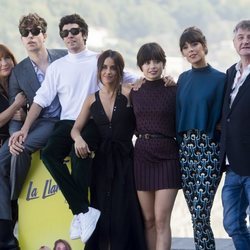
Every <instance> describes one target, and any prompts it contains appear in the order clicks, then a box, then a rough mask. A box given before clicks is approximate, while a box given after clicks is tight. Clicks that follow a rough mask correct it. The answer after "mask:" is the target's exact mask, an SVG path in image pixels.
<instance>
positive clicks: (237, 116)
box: [220, 64, 250, 176]
mask: <svg viewBox="0 0 250 250" xmlns="http://www.w3.org/2000/svg"><path fill="white" fill-rule="evenodd" d="M235 75H236V69H235V64H234V65H233V66H232V67H230V68H229V69H228V70H227V82H226V92H225V97H224V104H223V110H222V121H221V145H220V150H221V152H220V161H221V164H222V166H223V164H224V163H225V156H226V155H227V157H228V159H229V162H230V167H231V169H232V170H233V171H234V172H235V173H236V174H238V175H241V176H250V159H249V157H250V75H248V77H247V78H246V80H245V82H244V83H243V85H242V86H241V87H240V89H239V92H238V93H237V95H236V97H235V99H234V102H233V104H232V107H231V108H230V107H229V103H230V92H231V88H232V85H233V82H234V78H235Z"/></svg>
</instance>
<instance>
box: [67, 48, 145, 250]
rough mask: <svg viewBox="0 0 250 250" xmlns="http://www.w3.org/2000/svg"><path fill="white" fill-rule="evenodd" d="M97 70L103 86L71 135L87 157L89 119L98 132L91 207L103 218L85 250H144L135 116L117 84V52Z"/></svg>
mask: <svg viewBox="0 0 250 250" xmlns="http://www.w3.org/2000/svg"><path fill="white" fill-rule="evenodd" d="M97 68H98V80H100V82H101V84H102V86H101V88H100V90H99V91H97V92H96V93H95V94H92V95H90V96H88V97H87V99H86V101H85V102H84V104H83V107H82V110H81V112H80V114H79V116H78V118H77V119H76V122H75V124H74V127H73V129H72V131H71V136H72V138H73V140H74V141H75V144H74V147H75V154H76V155H77V156H78V157H82V158H85V157H86V156H87V155H88V154H90V153H91V152H90V147H91V145H88V144H87V143H86V141H84V140H83V138H82V137H81V131H82V129H83V128H84V125H85V124H86V122H87V120H88V119H89V118H92V119H93V120H94V122H95V124H96V125H97V129H98V132H99V134H100V145H99V148H98V150H97V151H96V155H95V159H94V164H93V167H92V184H91V189H90V193H91V206H93V207H95V208H97V209H98V210H100V211H101V215H100V219H99V221H98V223H97V227H96V229H95V231H94V233H93V235H92V236H91V237H90V239H89V240H88V241H87V243H86V247H85V249H86V250H110V249H119V250H135V249H136V250H146V245H145V238H144V232H143V221H142V216H141V212H140V206H139V202H138V198H137V195H136V190H135V185H134V175H133V144H132V136H133V134H134V129H135V118H134V113H133V109H132V106H131V102H130V91H131V85H128V84H121V83H122V79H123V69H124V60H123V58H122V56H121V54H120V53H119V52H117V51H113V50H106V51H104V52H103V53H102V54H101V55H100V56H99V58H98V62H97ZM89 144H90V143H89Z"/></svg>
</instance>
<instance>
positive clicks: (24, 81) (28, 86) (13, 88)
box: [9, 49, 67, 106]
mask: <svg viewBox="0 0 250 250" xmlns="http://www.w3.org/2000/svg"><path fill="white" fill-rule="evenodd" d="M48 53H49V57H50V59H51V61H52V62H53V61H55V60H56V59H58V58H60V57H62V56H64V55H66V54H67V51H66V50H59V49H52V50H48ZM39 87H40V83H39V81H38V79H37V76H36V73H35V70H34V67H33V65H32V63H31V61H30V59H29V58H28V57H27V58H25V59H24V60H22V61H21V62H20V63H18V64H17V65H16V66H15V67H14V69H13V70H12V73H11V76H10V79H9V100H10V104H12V103H13V102H14V99H15V96H16V95H17V94H18V93H19V92H21V91H23V92H24V93H25V95H26V97H27V99H28V104H29V106H31V104H32V103H33V98H34V96H35V94H36V91H37V90H38V89H39Z"/></svg>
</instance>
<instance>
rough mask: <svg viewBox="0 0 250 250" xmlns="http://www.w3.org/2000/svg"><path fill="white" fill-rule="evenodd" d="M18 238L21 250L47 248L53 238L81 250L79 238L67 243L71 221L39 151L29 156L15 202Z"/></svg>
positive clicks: (81, 244)
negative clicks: (20, 191) (30, 157)
mask: <svg viewBox="0 0 250 250" xmlns="http://www.w3.org/2000/svg"><path fill="white" fill-rule="evenodd" d="M18 204H19V218H18V239H19V243H20V247H21V249H22V250H37V249H39V248H40V247H41V246H43V245H46V246H49V247H50V248H51V249H52V248H53V244H54V242H55V241H56V240H57V239H64V240H66V241H68V242H69V243H70V245H71V247H72V249H73V250H82V249H83V247H84V245H83V243H82V242H81V240H80V239H78V240H70V238H69V228H70V222H71V220H72V218H73V215H72V213H71V210H69V207H68V204H67V202H66V201H65V199H64V197H63V195H62V193H61V191H60V189H59V187H58V186H57V184H56V183H55V181H54V180H53V178H52V177H51V175H50V174H49V172H48V171H47V169H46V167H45V166H44V165H43V163H42V161H41V160H40V152H37V153H35V154H33V155H32V164H31V169H30V171H29V174H28V176H27V179H26V182H25V184H24V187H23V190H22V193H21V195H20V198H19V200H18Z"/></svg>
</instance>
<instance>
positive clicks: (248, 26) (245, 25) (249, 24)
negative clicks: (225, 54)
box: [233, 20, 250, 34]
mask: <svg viewBox="0 0 250 250" xmlns="http://www.w3.org/2000/svg"><path fill="white" fill-rule="evenodd" d="M239 29H243V30H250V20H242V21H240V22H239V23H237V24H236V26H235V28H234V30H233V33H234V34H236V33H237V31H238V30H239Z"/></svg>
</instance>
